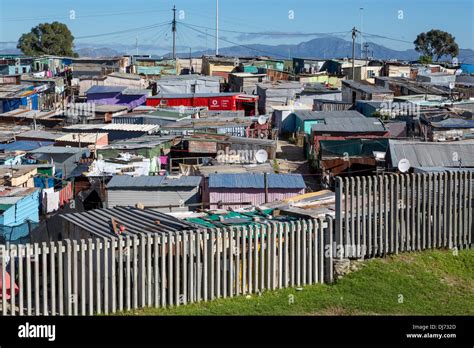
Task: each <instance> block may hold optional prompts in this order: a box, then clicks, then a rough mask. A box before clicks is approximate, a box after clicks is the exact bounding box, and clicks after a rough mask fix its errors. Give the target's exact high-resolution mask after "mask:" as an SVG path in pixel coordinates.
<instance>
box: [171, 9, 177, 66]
mask: <svg viewBox="0 0 474 348" xmlns="http://www.w3.org/2000/svg"><path fill="white" fill-rule="evenodd" d="M171 30H172V31H173V59H176V5H174V6H173V25H172V29H171Z"/></svg>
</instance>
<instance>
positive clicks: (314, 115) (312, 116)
mask: <svg viewBox="0 0 474 348" xmlns="http://www.w3.org/2000/svg"><path fill="white" fill-rule="evenodd" d="M294 114H295V115H296V117H298V118H299V119H301V120H324V119H327V118H343V117H345V118H347V117H349V118H353V117H356V118H366V117H365V116H364V115H362V114H361V113H360V112H358V111H355V110H347V111H342V110H341V111H307V110H300V111H295V112H294Z"/></svg>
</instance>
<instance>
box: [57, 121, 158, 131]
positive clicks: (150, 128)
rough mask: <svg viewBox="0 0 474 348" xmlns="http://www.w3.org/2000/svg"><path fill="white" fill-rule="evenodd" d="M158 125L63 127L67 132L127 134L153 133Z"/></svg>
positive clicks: (112, 124)
mask: <svg viewBox="0 0 474 348" xmlns="http://www.w3.org/2000/svg"><path fill="white" fill-rule="evenodd" d="M159 128H160V126H159V125H155V124H126V123H107V124H92V123H91V124H76V125H74V126H67V127H63V129H64V130H68V131H76V130H77V131H78V133H80V132H81V131H82V132H83V131H91V130H92V131H127V132H154V131H158V129H159Z"/></svg>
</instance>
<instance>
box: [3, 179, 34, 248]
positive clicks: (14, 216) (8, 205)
mask: <svg viewBox="0 0 474 348" xmlns="http://www.w3.org/2000/svg"><path fill="white" fill-rule="evenodd" d="M39 203H40V201H39V190H38V189H35V188H28V187H6V186H0V233H1V236H0V237H1V238H2V239H3V240H4V241H10V242H13V243H15V242H19V241H21V240H23V239H24V238H27V237H28V235H29V232H30V230H31V228H32V227H33V226H35V224H37V223H38V222H39Z"/></svg>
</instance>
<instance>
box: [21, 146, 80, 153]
mask: <svg viewBox="0 0 474 348" xmlns="http://www.w3.org/2000/svg"><path fill="white" fill-rule="evenodd" d="M84 151H85V149H79V148H77V147H66V146H43V147H40V148H39V149H36V150H31V151H29V153H51V154H53V153H56V154H58V153H71V154H76V153H80V152H84Z"/></svg>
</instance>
